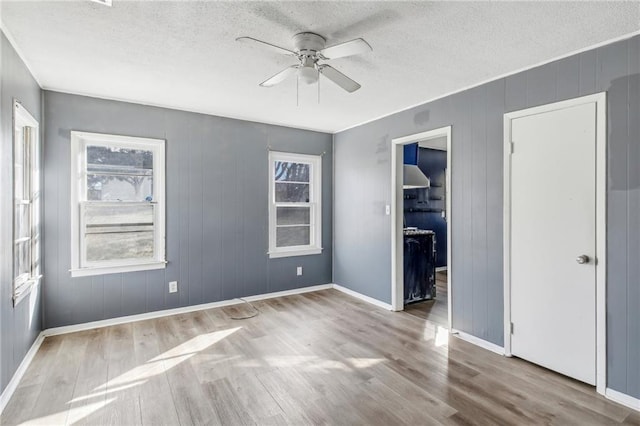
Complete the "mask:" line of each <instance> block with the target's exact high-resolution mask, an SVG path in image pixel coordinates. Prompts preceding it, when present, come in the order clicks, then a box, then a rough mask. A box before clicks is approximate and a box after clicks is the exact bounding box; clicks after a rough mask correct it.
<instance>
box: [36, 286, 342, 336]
mask: <svg viewBox="0 0 640 426" xmlns="http://www.w3.org/2000/svg"><path fill="white" fill-rule="evenodd" d="M330 288H333V285H332V284H321V285H314V286H310V287H302V288H297V289H293V290H285V291H276V292H273V293H265V294H259V295H256V296H247V297H243V299H244V300H247V301H249V302H255V301H258V300H264V299H272V298H274V297H282V296H290V295H293V294H301V293H308V292H312V291H319V290H326V289H330ZM239 303H244V302H243V301H242V300H240V299H231V300H222V301H219V302H212V303H203V304H200V305H192V306H185V307H182V308H174V309H165V310H162V311H154V312H148V313H144V314H137V315H128V316H124V317H117V318H110V319H106V320H101V321H92V322H86V323H83V324H74V325H66V326H62V327H54V328H48V329H46V330H44V331H43V332H42V333H43V334H44V335H45V336H56V335H58V334H66V333H74V332H76V331H85V330H92V329H94V328H101V327H109V326H111V325H118V324H126V323H129V322H134V321H143V320H148V319H154V318H161V317H167V316H171V315H178V314H186V313H189V312H195V311H201V310H204V309H212V308H221V307H223V306H231V305H237V304H239Z"/></svg>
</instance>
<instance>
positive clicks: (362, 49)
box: [320, 38, 373, 59]
mask: <svg viewBox="0 0 640 426" xmlns="http://www.w3.org/2000/svg"><path fill="white" fill-rule="evenodd" d="M372 50H373V49H372V48H371V46H370V45H369V43H367V42H366V41H364V39H362V38H357V39H355V40H351V41H346V42H344V43H340V44H336V45H335V46H329V47H325V48H324V49H322V50H321V51H320V53H321V54H322V56H324V57H325V58H327V59H335V58H344V57H345V56H351V55H359V54H361V53H367V52H370V51H372Z"/></svg>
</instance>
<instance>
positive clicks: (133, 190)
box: [87, 174, 153, 201]
mask: <svg viewBox="0 0 640 426" xmlns="http://www.w3.org/2000/svg"><path fill="white" fill-rule="evenodd" d="M87 200H89V201H152V200H153V177H151V176H123V175H107V174H98V175H92V174H90V175H87Z"/></svg>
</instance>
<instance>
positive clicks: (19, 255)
mask: <svg viewBox="0 0 640 426" xmlns="http://www.w3.org/2000/svg"><path fill="white" fill-rule="evenodd" d="M13 122H14V127H13V201H14V202H13V303H14V305H16V304H18V302H20V301H21V300H22V299H23V298H24V297H25V296H26V295H27V294H29V292H30V291H31V289H32V288H33V287H34V286H35V285H37V284H38V283H39V282H40V278H41V276H40V149H39V146H40V144H39V140H40V138H39V126H38V122H37V121H36V120H35V119H34V118H33V117H32V116H31V114H29V112H28V111H27V110H26V109H24V107H23V106H22V105H20V103H19V102H17V101H14V103H13Z"/></svg>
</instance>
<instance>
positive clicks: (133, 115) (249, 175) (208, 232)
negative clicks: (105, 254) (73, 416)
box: [44, 91, 333, 328]
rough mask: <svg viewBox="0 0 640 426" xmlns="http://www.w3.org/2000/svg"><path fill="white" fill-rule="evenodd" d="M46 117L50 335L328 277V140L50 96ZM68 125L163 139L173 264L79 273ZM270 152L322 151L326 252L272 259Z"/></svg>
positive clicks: (201, 117) (169, 255) (186, 114)
mask: <svg viewBox="0 0 640 426" xmlns="http://www.w3.org/2000/svg"><path fill="white" fill-rule="evenodd" d="M44 115H45V128H46V138H45V156H44V168H45V170H44V175H45V184H44V205H45V225H44V228H45V232H46V235H45V242H44V257H45V259H46V260H47V264H46V272H45V285H46V292H45V293H44V306H45V314H44V318H45V326H46V327H47V328H49V327H56V326H62V325H69V324H79V323H83V322H87V321H95V320H101V319H106V318H113V317H118V316H123V315H132V314H139V313H144V312H151V311H156V310H161V309H169V308H176V307H181V306H189V305H196V304H201V303H207V302H214V301H219V300H227V299H232V298H235V297H242V296H249V295H255V294H262V293H269V292H274V291H281V290H289V289H293V288H300V287H305V286H310V285H316V284H325V283H330V282H331V259H332V250H331V235H332V215H331V212H332V194H331V192H332V168H333V165H332V136H331V135H329V134H323V133H317V132H310V131H304V130H297V129H291V128H285V127H278V126H270V125H266V124H258V123H252V122H247V121H239V120H232V119H227V118H221V117H214V116H209V115H202V114H195V113H189V112H182V111H176V110H170V109H163V108H155V107H149V106H143V105H137V104H131V103H124V102H116V101H108V100H101V99H95V98H89V97H83V96H75V95H69V94H62V93H57V92H50V91H45V93H44ZM71 130H79V131H87V132H97V133H112V134H120V135H129V136H141V137H151V138H160V139H166V141H167V142H166V146H167V153H166V160H167V179H166V181H167V188H166V189H167V260H168V261H169V263H168V265H167V268H166V269H164V270H155V271H148V272H134V273H123V274H109V275H99V276H94V277H83V278H71V276H70V274H69V268H70V266H71V262H70V251H71V246H70V242H69V238H70V219H69V211H70V210H69V209H70V208H71V207H70V198H69V190H70V185H71V183H70V176H69V173H70V172H69V161H70V151H69V134H70V131H71ZM269 148H271V149H274V150H279V151H288V152H297V153H303V154H323V157H322V172H323V179H322V214H323V224H322V225H323V226H322V244H323V247H324V251H323V253H322V254H320V255H311V256H300V257H293V258H281V259H271V260H270V259H269V258H268V256H267V249H268V228H267V227H268V216H267V212H268V210H267V208H268V198H267V190H268V164H267V154H268V149H269ZM296 266H302V267H303V271H304V274H303V275H302V276H300V277H298V276H296ZM174 280H177V281H178V289H179V290H178V292H177V293H169V292H168V282H169V281H174Z"/></svg>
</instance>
